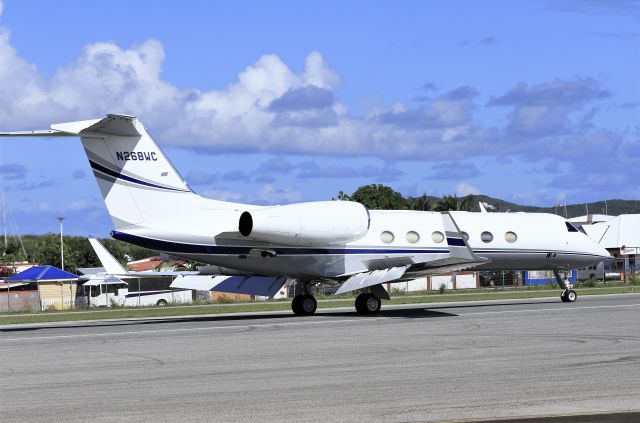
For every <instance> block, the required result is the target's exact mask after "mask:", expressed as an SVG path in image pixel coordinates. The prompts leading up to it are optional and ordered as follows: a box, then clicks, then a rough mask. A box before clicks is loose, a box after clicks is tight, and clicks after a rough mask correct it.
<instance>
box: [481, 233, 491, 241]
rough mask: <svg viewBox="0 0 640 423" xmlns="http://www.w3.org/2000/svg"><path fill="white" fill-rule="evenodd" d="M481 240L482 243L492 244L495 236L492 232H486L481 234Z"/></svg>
mask: <svg viewBox="0 0 640 423" xmlns="http://www.w3.org/2000/svg"><path fill="white" fill-rule="evenodd" d="M480 239H481V240H482V242H491V241H493V234H492V233H491V232H487V231H484V232H483V233H481V234H480Z"/></svg>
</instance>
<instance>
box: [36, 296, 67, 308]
mask: <svg viewBox="0 0 640 423" xmlns="http://www.w3.org/2000/svg"><path fill="white" fill-rule="evenodd" d="M73 307H75V300H74V299H72V298H68V297H65V298H64V299H63V300H61V299H60V298H48V299H44V300H42V310H49V309H55V310H69V309H71V308H73Z"/></svg>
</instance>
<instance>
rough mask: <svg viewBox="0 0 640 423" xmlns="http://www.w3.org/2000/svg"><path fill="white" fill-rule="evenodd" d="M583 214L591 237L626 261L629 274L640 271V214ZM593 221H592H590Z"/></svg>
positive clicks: (584, 222)
mask: <svg viewBox="0 0 640 423" xmlns="http://www.w3.org/2000/svg"><path fill="white" fill-rule="evenodd" d="M590 216H591V215H587V216H581V217H579V218H574V219H572V221H576V222H578V221H582V227H583V228H584V230H585V232H586V233H587V235H589V237H590V238H591V239H593V240H594V241H595V242H597V243H598V244H600V245H601V246H603V247H604V248H606V249H607V250H608V251H609V252H610V253H611V255H612V256H613V257H616V258H619V259H621V260H622V261H623V262H624V271H625V273H627V274H635V273H638V272H640V214H621V215H620V216H605V215H598V216H597V218H596V219H594V218H593V216H591V217H590ZM590 222H591V223H590Z"/></svg>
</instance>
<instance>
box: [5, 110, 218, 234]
mask: <svg viewBox="0 0 640 423" xmlns="http://www.w3.org/2000/svg"><path fill="white" fill-rule="evenodd" d="M0 136H79V137H80V138H81V139H82V145H83V146H84V150H85V152H86V154H87V158H88V159H89V164H90V165H91V168H92V170H93V173H94V175H95V177H96V180H97V182H98V186H99V187H100V191H101V193H102V196H103V198H104V201H105V203H106V205H107V209H108V211H109V214H110V216H111V220H112V221H113V225H114V226H115V228H116V229H121V228H126V227H129V226H134V225H137V224H140V223H141V222H144V221H156V222H163V221H166V220H167V219H170V218H171V217H172V214H173V213H175V208H176V207H187V205H189V206H194V205H197V204H198V203H200V202H202V201H210V200H205V199H203V198H202V197H200V196H198V195H196V194H195V193H193V191H191V189H190V188H189V186H188V185H187V183H186V182H185V180H184V179H183V178H182V177H181V176H180V174H179V173H178V172H177V171H176V169H175V168H174V167H173V165H172V164H171V163H170V162H169V160H168V159H167V157H166V156H165V155H164V154H163V152H162V151H161V150H160V148H159V147H158V145H157V144H156V143H155V142H154V140H153V139H152V138H151V136H150V135H149V133H148V132H147V131H146V129H145V128H144V126H142V124H141V123H140V121H139V120H138V118H137V117H134V116H127V115H117V114H109V115H107V117H105V118H104V119H95V120H85V121H79V122H68V123H60V124H54V125H51V129H49V130H43V131H23V132H5V133H0ZM194 203H195V204H194Z"/></svg>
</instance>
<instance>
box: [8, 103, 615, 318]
mask: <svg viewBox="0 0 640 423" xmlns="http://www.w3.org/2000/svg"><path fill="white" fill-rule="evenodd" d="M0 135H2V136H47V137H57V136H72V137H76V136H77V137H80V138H81V140H82V145H83V146H84V149H85V152H86V154H87V158H88V159H89V164H90V165H91V168H92V169H93V173H94V175H95V177H96V180H97V182H98V186H99V187H100V191H101V192H102V196H103V197H104V201H105V203H106V206H107V209H108V211H109V215H110V216H111V220H112V221H113V226H114V230H113V231H112V233H111V235H112V237H113V238H115V239H119V240H121V241H125V242H128V243H131V244H136V245H139V246H142V247H147V248H151V249H154V250H158V251H162V252H165V253H167V254H170V255H172V256H177V257H182V258H185V259H188V260H195V261H197V262H201V263H206V264H208V265H209V266H205V267H203V268H201V274H200V275H197V276H194V275H183V276H180V277H179V278H178V279H176V281H175V282H174V286H176V287H181V288H191V289H209V290H215V291H223V292H236V293H246V294H255V295H264V296H273V295H274V294H275V293H276V292H277V291H278V290H280V289H281V288H282V286H283V285H284V284H285V282H286V281H287V279H295V280H296V281H297V284H298V285H297V286H299V289H297V291H298V295H297V296H295V298H294V299H293V302H292V309H293V311H294V313H295V314H297V315H310V314H313V313H315V310H316V306H317V302H316V300H315V298H314V297H313V293H314V287H315V285H316V284H317V283H318V282H329V283H334V284H335V285H336V286H338V289H337V291H336V294H342V293H345V292H350V291H358V292H360V294H359V295H358V296H357V298H356V300H355V306H356V310H357V311H358V312H359V313H361V314H373V313H376V312H378V311H379V310H380V307H381V300H382V299H389V296H388V294H387V291H386V290H385V289H384V287H383V285H382V284H383V283H393V282H400V281H406V280H409V279H414V278H416V277H421V276H425V275H430V274H438V273H444V272H455V271H460V270H463V269H471V268H473V269H476V270H481V269H493V270H510V269H512V270H519V269H529V270H553V271H554V272H555V276H556V279H557V281H558V284H559V285H560V287H561V289H562V294H561V299H562V301H565V302H573V301H575V300H576V298H577V295H576V293H575V291H574V290H573V289H571V288H572V287H571V285H569V284H568V282H567V281H566V280H565V279H564V278H562V277H561V276H560V272H562V271H566V270H567V269H572V268H581V267H586V266H588V265H591V264H593V263H596V262H599V261H601V260H603V259H604V258H606V257H608V256H609V253H608V252H607V251H606V250H605V249H603V248H601V247H600V246H599V245H597V244H596V243H594V242H593V241H592V240H591V239H589V238H588V237H587V236H586V235H585V234H584V233H582V232H581V231H580V230H579V229H578V228H576V227H574V226H573V225H572V224H571V223H569V222H568V221H566V220H565V219H563V218H561V217H559V216H556V215H553V214H541V213H468V212H444V213H439V212H419V211H395V210H368V209H367V208H366V207H365V206H363V205H362V204H360V203H356V202H351V201H317V202H307V203H299V204H289V205H284V206H268V207H262V206H256V205H249V204H239V203H230V202H225V201H218V200H214V199H207V198H203V197H201V196H199V195H197V194H196V193H194V192H193V191H192V190H191V188H189V186H188V185H187V183H186V182H185V180H184V179H183V178H182V177H181V176H180V174H179V173H178V172H177V171H176V169H175V168H174V167H173V166H172V165H171V163H170V162H169V160H168V159H167V157H166V156H165V155H164V154H163V153H162V151H161V150H160V148H158V145H157V144H156V143H155V142H154V141H153V139H152V138H151V136H150V135H149V133H148V132H147V131H146V129H145V128H144V126H142V124H141V123H140V121H139V120H138V119H137V118H136V117H133V116H125V115H113V114H111V115H108V116H107V117H105V118H104V119H98V120H88V121H81V122H70V123H61V124H55V125H52V126H51V129H49V130H43V131H29V132H7V133H1V134H0Z"/></svg>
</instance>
